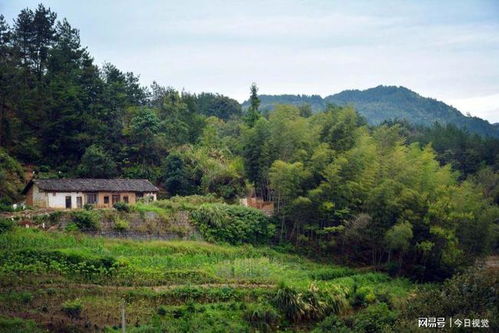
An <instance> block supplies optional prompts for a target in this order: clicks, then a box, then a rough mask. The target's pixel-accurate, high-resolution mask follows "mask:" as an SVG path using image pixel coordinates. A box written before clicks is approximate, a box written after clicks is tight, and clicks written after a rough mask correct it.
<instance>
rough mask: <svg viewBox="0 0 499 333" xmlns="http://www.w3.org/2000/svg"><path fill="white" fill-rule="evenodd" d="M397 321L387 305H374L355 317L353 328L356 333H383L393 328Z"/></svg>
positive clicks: (395, 315)
mask: <svg viewBox="0 0 499 333" xmlns="http://www.w3.org/2000/svg"><path fill="white" fill-rule="evenodd" d="M396 319H397V314H396V313H395V312H394V311H391V310H390V309H389V308H388V305H387V304H386V303H378V304H373V305H369V306H368V307H367V308H365V309H364V310H362V311H359V312H358V313H357V314H355V315H354V316H353V328H354V330H355V332H366V333H377V332H383V331H386V330H387V329H389V328H390V327H393V325H394V324H395V320H396Z"/></svg>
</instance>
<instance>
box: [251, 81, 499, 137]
mask: <svg viewBox="0 0 499 333" xmlns="http://www.w3.org/2000/svg"><path fill="white" fill-rule="evenodd" d="M259 97H260V100H261V109H262V110H270V109H272V108H273V106H274V105H275V104H293V105H297V106H298V105H303V104H309V105H310V106H311V107H312V110H313V111H315V112H318V111H321V110H323V109H325V107H326V105H327V104H336V105H352V106H353V107H354V108H355V109H356V110H357V111H358V112H359V113H360V114H361V115H363V116H364V117H365V118H366V119H367V121H368V122H369V123H370V124H373V125H376V124H379V123H381V122H383V121H384V120H393V119H405V120H407V121H409V122H411V123H414V124H420V125H426V126H431V125H432V124H433V123H435V122H439V123H444V124H447V123H450V124H454V125H456V126H458V127H461V128H465V129H467V130H468V131H470V132H473V133H477V134H480V135H486V136H493V137H499V126H497V124H490V123H489V122H488V121H486V120H483V119H480V118H477V117H467V116H465V115H463V114H462V113H461V112H460V111H459V110H457V109H456V108H454V107H452V106H450V105H447V104H445V103H443V102H440V101H437V100H435V99H433V98H427V97H423V96H421V95H419V94H417V93H415V92H414V91H412V90H409V89H407V88H404V87H396V86H378V87H375V88H371V89H367V90H345V91H342V92H340V93H338V94H335V95H330V96H327V97H325V98H322V97H321V96H318V95H312V96H309V95H260V96H259ZM247 106H248V102H247V101H246V102H244V103H243V108H245V107H247Z"/></svg>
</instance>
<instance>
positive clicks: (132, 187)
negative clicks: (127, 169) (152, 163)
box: [22, 178, 159, 209]
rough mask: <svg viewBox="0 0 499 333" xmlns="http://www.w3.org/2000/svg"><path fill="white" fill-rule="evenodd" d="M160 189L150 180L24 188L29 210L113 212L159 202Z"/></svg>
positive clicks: (54, 182)
mask: <svg viewBox="0 0 499 333" xmlns="http://www.w3.org/2000/svg"><path fill="white" fill-rule="evenodd" d="M158 191H159V189H158V188H157V187H156V186H154V185H153V184H152V183H151V182H150V181H148V180H147V179H88V178H81V179H67V178H64V179H32V180H31V181H30V182H29V183H28V184H27V185H26V187H25V188H24V190H23V192H22V193H23V194H24V195H26V204H27V205H28V206H33V207H39V208H63V209H73V208H83V206H84V205H85V204H89V205H93V206H94V207H96V208H110V207H112V206H113V205H114V204H115V203H117V202H125V203H130V204H133V203H135V202H136V201H137V200H138V199H140V198H147V199H148V200H151V201H155V200H156V198H157V196H156V195H157V192H158Z"/></svg>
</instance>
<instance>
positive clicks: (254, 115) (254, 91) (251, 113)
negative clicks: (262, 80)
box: [245, 82, 261, 127]
mask: <svg viewBox="0 0 499 333" xmlns="http://www.w3.org/2000/svg"><path fill="white" fill-rule="evenodd" d="M259 107H260V99H259V98H258V87H257V86H256V83H254V82H253V83H252V84H251V87H250V106H249V108H248V110H247V111H246V116H245V122H246V124H247V125H248V126H249V127H253V126H254V125H255V123H256V121H257V120H258V118H260V116H261V115H260V111H259V110H258V108H259Z"/></svg>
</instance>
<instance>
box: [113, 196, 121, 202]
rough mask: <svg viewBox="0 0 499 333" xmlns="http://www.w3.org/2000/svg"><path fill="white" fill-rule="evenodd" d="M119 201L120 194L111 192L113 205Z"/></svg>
mask: <svg viewBox="0 0 499 333" xmlns="http://www.w3.org/2000/svg"><path fill="white" fill-rule="evenodd" d="M118 201H120V195H119V194H113V205H114V204H115V203H117V202H118Z"/></svg>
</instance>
